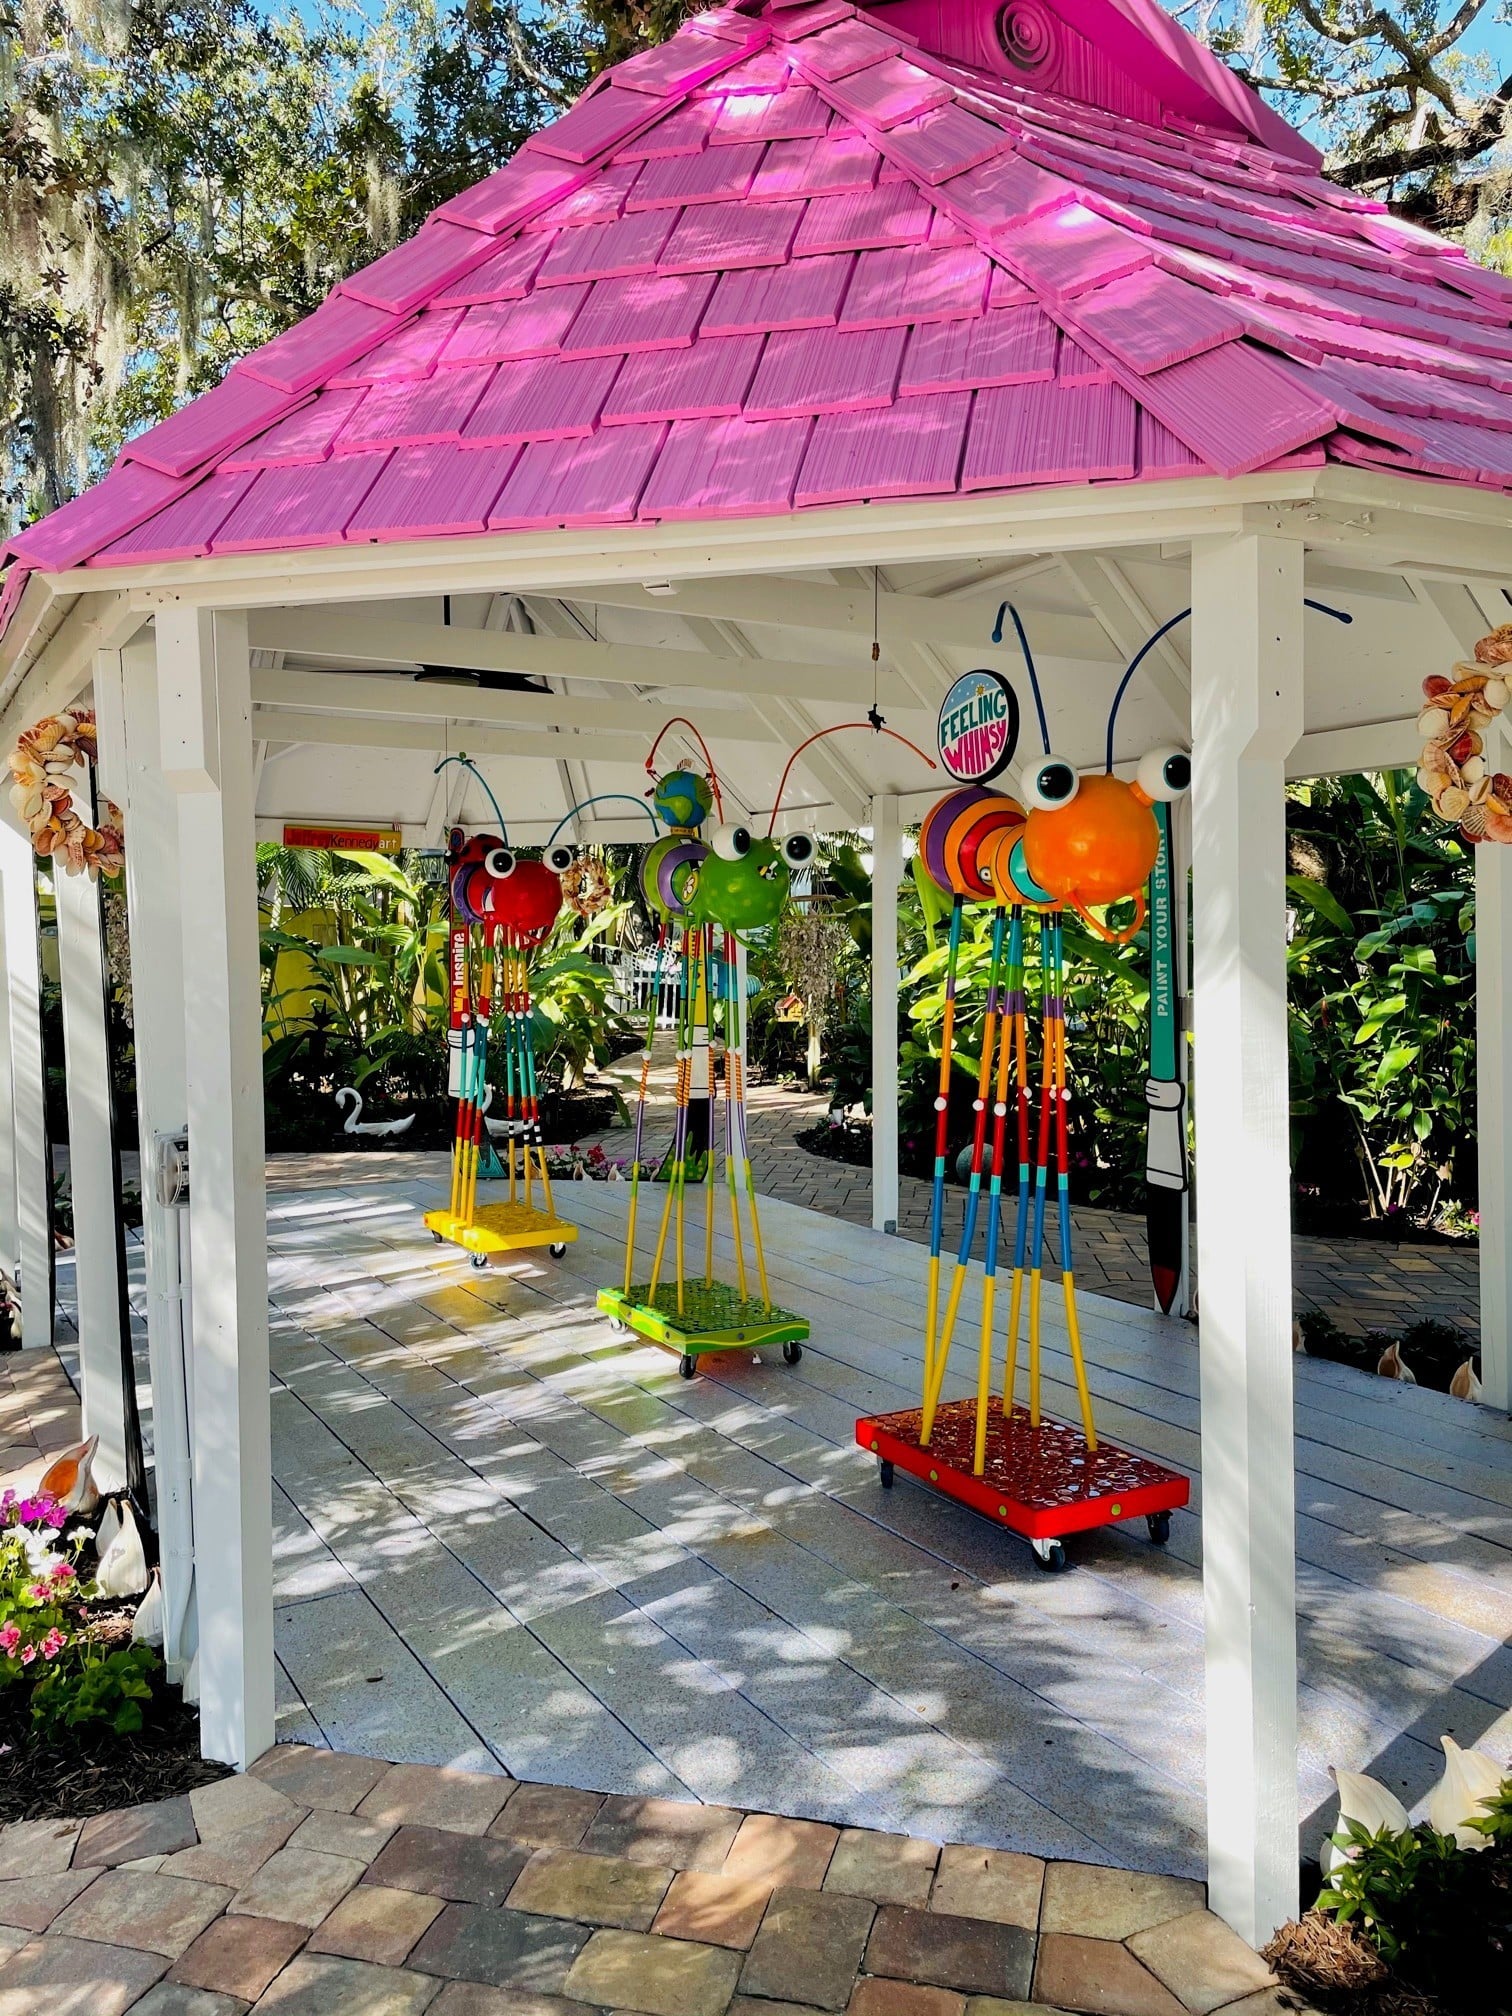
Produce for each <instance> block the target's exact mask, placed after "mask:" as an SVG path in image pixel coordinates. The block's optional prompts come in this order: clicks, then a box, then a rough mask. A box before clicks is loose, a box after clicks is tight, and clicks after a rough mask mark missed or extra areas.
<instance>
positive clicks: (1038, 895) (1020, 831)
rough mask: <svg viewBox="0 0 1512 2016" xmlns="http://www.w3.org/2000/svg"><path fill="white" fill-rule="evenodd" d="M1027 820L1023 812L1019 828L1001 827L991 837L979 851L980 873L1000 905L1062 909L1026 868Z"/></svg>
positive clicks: (1038, 909)
mask: <svg viewBox="0 0 1512 2016" xmlns="http://www.w3.org/2000/svg"><path fill="white" fill-rule="evenodd" d="M1024 820H1025V814H1024V813H1023V812H1020V813H1019V818H1018V823H1017V825H1013V826H1000V827H998V828H997V829H996V830H995V831H993V832H991V833H989V834H988V835H987V837H986V839H985V840H983V842H982V844H981V845H980V847H978V849H977V869H978V872H979V873H980V874H981V875H982V876H983V878H984V879H985V880H986V881H988V882H990V883H991V885H992V888H993V891H994V894H995V895H996V898H997V901H998V902H999V903H1017V904H1018V905H1019V907H1020V908H1021V909H1024V910H1034V911H1044V910H1058V909H1059V908H1060V904H1059V903H1058V902H1056V901H1055V900H1054V899H1053V898H1051V897H1049V896H1048V895H1047V892H1046V891H1045V890H1043V889H1041V888H1039V887H1038V886H1037V884H1035V883H1034V882H1033V881H1032V880H1031V879H1030V876H1029V871H1028V869H1027V868H1025V867H1024V866H1023V853H1024V850H1023V845H1022V842H1023V838H1024ZM1015 865H1017V868H1018V872H1017V873H1015V872H1014V870H1015Z"/></svg>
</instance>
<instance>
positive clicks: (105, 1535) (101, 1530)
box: [95, 1498, 121, 1561]
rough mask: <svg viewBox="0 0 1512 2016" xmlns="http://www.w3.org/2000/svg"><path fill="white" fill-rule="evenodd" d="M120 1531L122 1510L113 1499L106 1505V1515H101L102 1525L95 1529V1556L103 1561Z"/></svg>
mask: <svg viewBox="0 0 1512 2016" xmlns="http://www.w3.org/2000/svg"><path fill="white" fill-rule="evenodd" d="M120 1530H121V1508H120V1506H119V1505H117V1503H116V1501H115V1500H114V1498H112V1499H111V1500H110V1501H109V1503H108V1504H107V1505H106V1507H105V1510H104V1513H103V1514H102V1515H101V1518H100V1523H99V1525H98V1527H97V1528H96V1529H95V1554H96V1556H97V1557H98V1558H99V1559H100V1560H101V1561H103V1560H104V1559H105V1556H106V1554H107V1553H108V1552H109V1551H110V1543H111V1542H112V1541H113V1540H114V1539H115V1537H116V1535H117V1533H119V1532H120Z"/></svg>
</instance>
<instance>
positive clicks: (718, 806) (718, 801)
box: [646, 714, 724, 824]
mask: <svg viewBox="0 0 1512 2016" xmlns="http://www.w3.org/2000/svg"><path fill="white" fill-rule="evenodd" d="M669 728H686V729H687V731H688V733H689V734H690V735H691V736H692V737H693V739H694V741H695V742H696V743H697V744H698V746H699V748H700V749H702V751H703V759H704V761H705V763H707V764H708V766H709V783H710V786H711V787H712V789H713V792H714V810H715V811H716V812H717V813H718V814H719V818H720V823H721V824H723V822H724V799H723V798H722V797H721V796H720V795H719V772H718V771H717V770H716V769H715V768H714V758H713V757H712V756H711V755H710V754H709V745H708V743H707V742H705V740H704V738H703V737H702V735H700V734H699V732H698V730H697V728H695V727H694V725H693V723H692V722H691V721H690V720H689V719H688V717H687V715H686V714H674V715H673V716H672V719H671V720H670V721H664V722H663V723H662V725H661V727H660V728H659V729H658V730H657V733H656V740H655V741H654V742H653V743H652V744H651V754H650V755H649V756H648V757H647V758H646V775H647V776H648V777H650V778H652V779H653V780H654V778H655V776H656V752H657V750H658V749H660V747H661V745H662V736H663V735H665V734H666V732H667V730H668V729H669ZM648 795H649V794H648Z"/></svg>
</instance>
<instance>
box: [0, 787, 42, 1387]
mask: <svg viewBox="0 0 1512 2016" xmlns="http://www.w3.org/2000/svg"><path fill="white" fill-rule="evenodd" d="M0 877H3V880H4V905H5V977H6V988H7V994H8V1005H9V1008H10V1055H11V1099H12V1111H13V1113H14V1116H15V1118H14V1122H13V1124H14V1127H15V1139H16V1159H15V1170H16V1212H17V1217H18V1219H19V1221H20V1223H19V1231H20V1256H19V1257H20V1278H21V1342H22V1344H23V1345H24V1346H25V1347H26V1348H27V1349H29V1350H30V1349H34V1348H40V1347H43V1346H47V1345H50V1344H51V1343H52V1341H53V1243H52V1151H51V1148H50V1147H49V1145H48V1139H47V1081H46V1076H45V1073H44V1071H43V1065H42V959H41V945H40V940H39V933H38V928H37V864H36V860H35V857H34V856H33V854H32V847H31V840H30V839H29V837H28V836H27V835H26V834H24V833H21V832H19V831H18V830H17V829H16V828H15V827H14V826H13V825H12V824H11V823H10V821H9V820H8V819H0Z"/></svg>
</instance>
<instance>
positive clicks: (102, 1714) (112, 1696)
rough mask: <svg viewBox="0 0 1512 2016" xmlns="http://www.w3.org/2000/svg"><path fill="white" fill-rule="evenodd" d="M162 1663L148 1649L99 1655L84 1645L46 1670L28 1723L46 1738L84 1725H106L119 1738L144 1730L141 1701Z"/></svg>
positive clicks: (148, 1694) (149, 1691) (34, 1692)
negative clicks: (35, 1724) (32, 1724)
mask: <svg viewBox="0 0 1512 2016" xmlns="http://www.w3.org/2000/svg"><path fill="white" fill-rule="evenodd" d="M162 1663H163V1662H162V1660H161V1659H160V1658H159V1657H158V1655H157V1653H156V1652H154V1651H153V1650H152V1648H151V1646H150V1645H127V1646H123V1647H122V1648H120V1649H119V1650H118V1651H115V1652H101V1651H100V1650H99V1649H98V1648H97V1647H95V1646H92V1645H89V1644H87V1643H85V1644H82V1645H79V1646H77V1647H76V1648H75V1649H74V1650H73V1651H71V1652H70V1654H69V1655H68V1656H67V1657H65V1658H63V1659H60V1660H59V1661H58V1663H57V1664H56V1665H54V1666H52V1667H50V1668H49V1669H48V1671H47V1672H46V1673H45V1674H44V1675H43V1677H42V1679H40V1680H39V1681H38V1682H37V1685H36V1687H35V1688H34V1689H33V1690H32V1698H31V1712H32V1719H33V1720H34V1721H35V1722H37V1723H39V1724H40V1725H41V1726H42V1728H44V1729H45V1730H46V1731H47V1732H48V1733H49V1734H50V1735H54V1736H56V1735H57V1734H58V1733H59V1732H60V1731H61V1730H64V1729H77V1728H78V1727H79V1725H80V1724H81V1723H84V1722H108V1723H109V1724H110V1726H111V1728H112V1729H113V1730H114V1731H115V1733H116V1735H117V1736H130V1735H132V1734H134V1733H135V1732H136V1731H137V1730H138V1729H140V1728H141V1726H142V1720H143V1717H142V1703H143V1702H144V1701H150V1700H151V1699H152V1682H153V1679H154V1677H155V1676H156V1674H157V1673H158V1671H159V1670H160V1669H161V1667H162Z"/></svg>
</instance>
